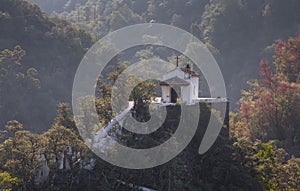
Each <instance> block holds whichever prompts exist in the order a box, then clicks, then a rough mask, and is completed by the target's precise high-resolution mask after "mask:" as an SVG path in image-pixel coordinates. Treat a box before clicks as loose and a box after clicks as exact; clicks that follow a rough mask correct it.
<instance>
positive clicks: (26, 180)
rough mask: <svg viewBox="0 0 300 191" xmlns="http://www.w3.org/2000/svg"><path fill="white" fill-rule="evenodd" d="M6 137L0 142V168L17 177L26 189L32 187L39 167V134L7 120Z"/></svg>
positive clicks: (16, 122)
mask: <svg viewBox="0 0 300 191" xmlns="http://www.w3.org/2000/svg"><path fill="white" fill-rule="evenodd" d="M6 129H7V133H8V138H7V139H6V140H5V141H4V142H3V143H2V144H0V151H1V152H0V158H1V162H0V168H1V170H5V171H7V172H9V173H10V174H11V175H12V176H14V177H18V180H19V182H20V185H22V187H23V188H24V189H25V190H26V189H31V188H33V187H34V178H35V175H36V171H37V169H38V168H39V167H40V158H39V157H38V154H39V153H40V152H39V151H40V148H41V147H40V146H41V145H40V142H39V136H38V135H34V134H32V133H30V132H29V131H24V130H21V129H22V124H20V123H19V122H18V121H9V122H8V123H7V126H6Z"/></svg>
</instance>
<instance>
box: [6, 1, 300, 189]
mask: <svg viewBox="0 0 300 191" xmlns="http://www.w3.org/2000/svg"><path fill="white" fill-rule="evenodd" d="M29 2H31V3H29ZM32 3H35V4H32ZM36 4H37V5H36ZM39 6H40V7H41V8H40V7H39ZM299 9H300V1H299V0H286V1H282V0H187V1H186V0H163V1H155V0H0V190H5V191H6V190H7V191H10V190H11V191H27V190H45V191H54V190H72V191H73V190H74V191H76V190H78V191H81V190H91V191H93V190H101V191H116V190H118V191H119V190H122V191H137V190H142V191H145V190H146V191H148V190H151V191H152V190H154V191H158V190H162V191H182V190H185V191H195V190H196V191H219V190H220V191H253V190H257V191H260V190H261V191H298V190H300V185H299V182H300V158H299V157H300V152H299V151H300V129H299V126H300V117H299V116H300V34H297V33H299V32H300V31H299V27H300V11H299ZM143 22H147V23H149V22H150V23H153V22H158V23H166V24H171V25H175V26H178V27H180V28H183V29H185V30H187V31H189V32H191V33H193V34H194V35H195V36H196V37H198V38H199V39H201V40H202V41H203V42H205V44H206V45H207V47H208V48H209V49H210V50H211V52H212V53H213V54H214V56H215V57H216V59H217V60H218V63H219V65H220V67H221V70H222V72H223V74H224V76H225V81H226V84H227V90H228V92H229V95H228V96H229V99H230V100H231V109H232V112H231V114H230V124H229V126H228V124H225V123H226V122H225V123H224V125H223V128H222V130H221V133H220V135H219V136H218V138H217V141H216V142H215V143H214V145H213V146H212V148H211V149H210V150H209V151H208V152H207V153H205V154H203V155H199V154H198V149H199V145H200V142H201V139H202V137H203V134H204V132H205V128H206V127H207V124H208V119H210V114H212V115H211V116H212V117H213V118H214V117H216V118H218V114H219V113H218V112H217V111H215V110H212V109H211V107H210V104H206V103H205V104H203V105H201V107H200V108H201V112H200V113H201V114H200V120H199V124H198V130H197V132H196V134H195V136H194V137H193V139H192V141H191V143H190V144H189V145H188V146H187V147H186V148H185V149H184V150H183V152H181V153H180V154H179V155H178V156H176V157H175V158H173V159H172V160H170V161H169V162H167V163H165V164H163V165H160V166H157V167H154V168H149V169H143V170H134V169H125V168H121V167H117V166H115V165H112V164H109V163H108V162H106V161H104V160H102V159H101V158H99V157H98V156H96V155H95V153H93V152H92V151H91V149H90V148H88V146H87V145H89V144H90V142H91V143H93V142H94V141H95V140H94V137H92V136H91V138H90V140H83V139H84V138H83V137H81V136H80V133H82V132H88V133H91V132H92V133H96V132H97V131H98V130H100V129H101V128H103V127H104V126H105V125H106V124H108V123H110V122H111V121H112V118H113V117H115V114H114V113H113V112H112V106H111V102H112V100H111V97H112V89H113V85H114V83H115V82H116V79H117V78H118V76H119V75H120V74H121V73H122V72H123V71H124V70H125V69H126V68H127V67H128V66H129V65H130V63H131V61H138V60H143V59H144V60H145V59H149V58H153V57H161V58H164V59H166V60H169V61H172V60H171V59H173V57H171V56H174V55H172V53H173V52H171V51H168V50H166V49H164V48H163V47H150V46H145V47H142V48H141V49H143V48H145V49H144V50H135V49H130V50H128V51H125V52H123V54H120V55H118V56H116V57H114V58H113V59H112V60H111V62H110V63H109V66H108V67H106V68H105V70H104V71H105V72H103V73H102V76H101V77H100V78H99V79H98V83H97V86H96V87H95V88H96V90H95V91H96V97H95V103H92V105H94V104H95V106H96V110H97V114H95V116H93V117H95V118H97V119H99V123H97V124H96V125H95V124H93V125H94V126H92V125H90V126H89V124H90V121H89V119H86V121H84V122H86V124H88V125H86V126H84V129H83V130H82V129H78V128H77V126H76V123H75V119H77V121H78V120H79V121H80V120H82V118H81V117H83V116H84V115H83V116H75V117H74V116H73V113H72V108H71V106H70V103H71V92H72V83H73V80H74V75H75V72H76V69H77V67H78V65H79V63H80V61H81V60H82V58H83V56H84V54H85V53H86V52H87V51H88V50H89V48H90V47H91V46H92V45H93V43H94V42H96V40H98V39H99V38H101V37H103V36H104V35H105V34H107V33H109V32H111V31H114V30H117V29H119V28H121V27H124V26H128V25H130V24H136V23H143ZM278 39H280V40H278ZM100 51H102V50H100ZM104 51H106V50H104ZM126 54H129V55H126ZM104 78H106V79H104ZM131 80H132V81H134V80H136V79H135V78H132V79H131ZM132 81H128V83H131V82H132ZM127 85H128V84H127ZM156 93H157V88H156V86H155V84H154V83H153V82H152V81H147V82H144V83H141V84H139V85H138V86H136V87H135V88H134V90H133V91H132V92H131V95H130V99H131V100H132V101H133V102H134V107H133V108H132V109H131V110H130V114H131V115H132V116H133V117H134V118H135V119H137V120H138V121H142V122H145V121H148V120H149V114H150V112H149V108H150V103H151V101H152V100H153V99H154V97H155V96H156ZM91 100H92V101H93V97H88V98H83V99H82V100H81V101H82V102H81V103H82V104H81V106H80V108H78V109H80V110H81V111H82V112H86V113H89V109H90V108H89V106H90V101H91ZM85 101H86V102H85ZM236 103H238V104H236ZM180 104H181V103H176V104H174V105H173V106H174V108H180ZM173 106H172V107H173ZM174 111H176V112H177V113H176V112H175V114H176V116H175V117H174V118H171V119H168V120H169V122H168V123H166V124H163V125H162V127H163V128H161V129H159V130H158V131H157V132H155V133H154V134H150V135H148V134H147V135H141V134H134V133H132V132H128V131H127V130H126V129H124V128H123V127H122V125H120V124H117V125H115V126H113V128H112V130H110V131H109V132H108V134H109V135H111V136H110V137H109V138H111V137H112V138H111V139H114V140H116V141H117V142H118V143H121V144H122V145H124V146H128V147H132V148H142V147H145V148H150V147H151V146H153V145H158V144H161V143H162V142H164V141H166V139H168V138H170V137H171V135H172V133H173V131H174V128H176V124H177V123H179V118H180V117H179V115H181V114H179V113H180V112H181V110H180V109H178V110H176V109H175V110H174ZM169 117H170V116H169ZM125 122H126V121H125ZM125 122H124V123H125ZM219 122H220V123H222V124H223V121H221V120H220V121H219ZM186 128H188V127H186ZM228 131H229V132H230V136H228V135H227V134H228V133H227V132H228ZM116 132H117V133H116ZM224 132H225V133H224ZM106 138H107V137H104V139H105V140H106ZM84 141H86V142H84ZM89 141H90V142H89ZM172 141H174V142H172V144H174V145H176V144H178V142H177V140H172ZM102 146H103V145H102ZM104 146H106V145H104ZM116 152H118V151H117V150H115V148H114V147H111V148H110V152H109V153H108V154H109V155H110V154H111V155H113V156H117V155H114V154H116ZM162 152H163V151H162ZM156 157H163V156H161V155H160V153H158V154H157V156H156Z"/></svg>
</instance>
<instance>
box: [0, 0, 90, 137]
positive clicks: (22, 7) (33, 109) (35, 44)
mask: <svg viewBox="0 0 300 191" xmlns="http://www.w3.org/2000/svg"><path fill="white" fill-rule="evenodd" d="M0 25H1V27H0V50H1V51H3V52H1V54H0V57H1V58H0V63H1V71H2V72H1V73H2V74H3V75H2V76H1V105H0V106H1V107H0V116H1V120H0V125H1V127H3V126H4V125H5V123H6V122H7V121H9V120H12V119H18V120H19V121H21V122H22V123H23V124H24V125H25V126H26V127H27V128H30V129H31V130H33V131H35V132H42V131H45V130H47V129H48V128H49V125H51V123H52V122H53V118H54V117H55V113H56V109H57V108H56V105H57V104H58V103H59V102H61V101H68V102H70V100H71V94H70V92H71V90H72V89H71V88H72V82H73V78H74V74H75V71H76V69H77V66H78V64H79V63H80V61H81V58H82V56H83V55H84V53H85V52H86V50H87V48H89V47H90V46H91V45H92V38H91V36H90V35H89V34H88V33H86V32H85V31H84V30H81V29H78V28H76V27H74V26H72V25H71V24H70V23H68V22H66V21H63V20H59V19H57V18H50V17H49V16H47V15H46V14H45V13H43V12H42V11H41V10H40V8H39V7H38V6H37V5H32V4H29V3H28V2H26V1H20V0H1V6H0ZM15 47H17V48H15ZM11 51H12V52H11ZM16 61H17V62H16ZM18 73H22V76H21V77H19V79H16V76H15V75H13V74H18ZM26 74H27V75H26ZM24 75H25V76H29V77H30V78H34V79H35V80H36V82H37V80H38V81H39V82H38V83H35V84H34V86H32V85H31V84H30V82H27V81H25V80H24V79H20V78H24ZM11 108H14V109H11Z"/></svg>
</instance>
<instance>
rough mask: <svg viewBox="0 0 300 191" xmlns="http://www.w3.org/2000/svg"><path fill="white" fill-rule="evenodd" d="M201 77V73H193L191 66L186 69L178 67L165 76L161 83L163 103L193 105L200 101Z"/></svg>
mask: <svg viewBox="0 0 300 191" xmlns="http://www.w3.org/2000/svg"><path fill="white" fill-rule="evenodd" d="M199 77H200V75H199V73H197V72H195V71H192V70H191V68H190V66H189V64H187V65H186V66H185V67H178V65H177V67H176V68H175V69H174V70H171V71H170V72H168V73H166V74H164V75H163V81H162V82H160V86H161V92H162V96H161V102H162V103H177V102H180V103H185V104H191V103H193V102H194V101H195V100H197V99H198V91H199ZM178 94H180V95H178ZM179 97H180V98H179ZM179 99H180V100H179Z"/></svg>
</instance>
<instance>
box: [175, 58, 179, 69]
mask: <svg viewBox="0 0 300 191" xmlns="http://www.w3.org/2000/svg"><path fill="white" fill-rule="evenodd" d="M178 61H179V56H176V66H177V68H178Z"/></svg>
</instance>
